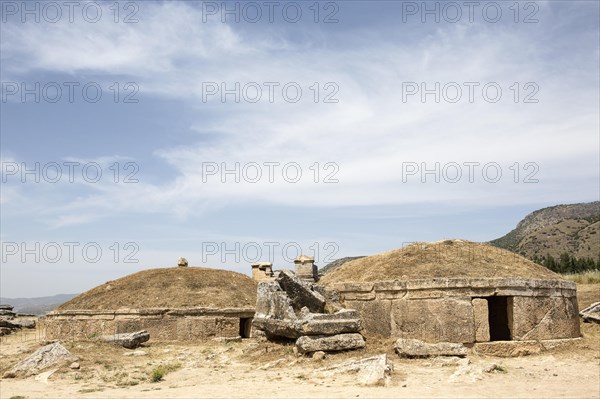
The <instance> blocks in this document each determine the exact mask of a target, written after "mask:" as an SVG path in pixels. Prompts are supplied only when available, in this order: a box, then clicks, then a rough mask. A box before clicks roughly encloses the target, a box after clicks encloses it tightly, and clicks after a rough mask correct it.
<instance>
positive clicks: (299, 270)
mask: <svg viewBox="0 0 600 399" xmlns="http://www.w3.org/2000/svg"><path fill="white" fill-rule="evenodd" d="M294 266H295V268H296V276H298V278H301V279H302V280H306V281H313V282H314V281H317V278H318V269H317V265H315V258H313V257H312V256H306V255H300V256H299V257H297V258H296V260H294Z"/></svg>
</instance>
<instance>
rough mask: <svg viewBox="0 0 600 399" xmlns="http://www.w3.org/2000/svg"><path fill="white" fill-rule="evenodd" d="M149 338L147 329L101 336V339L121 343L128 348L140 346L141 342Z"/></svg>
mask: <svg viewBox="0 0 600 399" xmlns="http://www.w3.org/2000/svg"><path fill="white" fill-rule="evenodd" d="M149 339H150V334H149V333H148V331H145V330H142V331H137V332H134V333H126V334H114V335H103V336H101V337H100V340H101V341H105V342H110V343H112V344H117V345H121V346H122V347H124V348H127V349H135V348H137V347H138V346H140V344H141V343H143V342H146V341H148V340H149Z"/></svg>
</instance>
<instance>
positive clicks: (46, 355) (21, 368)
mask: <svg viewBox="0 0 600 399" xmlns="http://www.w3.org/2000/svg"><path fill="white" fill-rule="evenodd" d="M75 360H77V358H76V357H74V356H73V355H72V354H71V352H69V351H68V350H67V348H65V347H64V346H62V345H61V344H60V343H59V342H54V343H52V344H50V345H46V346H44V347H42V348H40V349H38V350H36V351H35V352H33V353H32V354H31V355H29V356H28V357H27V358H25V359H24V360H22V361H20V362H19V363H17V364H16V365H15V366H14V367H13V368H12V369H10V370H9V371H7V372H6V373H4V375H3V378H15V377H27V376H30V375H34V374H38V373H39V372H40V371H42V370H44V369H46V368H48V367H53V366H57V365H59V364H62V363H70V362H73V361H75Z"/></svg>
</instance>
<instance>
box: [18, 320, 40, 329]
mask: <svg viewBox="0 0 600 399" xmlns="http://www.w3.org/2000/svg"><path fill="white" fill-rule="evenodd" d="M13 323H14V324H17V325H18V326H19V327H20V328H35V320H31V319H22V320H15V321H14V322H13Z"/></svg>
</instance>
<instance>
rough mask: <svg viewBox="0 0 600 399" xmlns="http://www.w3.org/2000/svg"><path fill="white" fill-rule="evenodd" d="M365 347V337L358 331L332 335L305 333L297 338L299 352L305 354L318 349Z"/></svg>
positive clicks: (330, 350) (329, 350) (334, 349)
mask: <svg viewBox="0 0 600 399" xmlns="http://www.w3.org/2000/svg"><path fill="white" fill-rule="evenodd" d="M364 347H365V339H364V338H363V336H362V335H360V334H357V333H354V334H338V335H331V336H324V335H314V336H313V335H305V336H302V337H300V338H298V339H297V340H296V348H298V352H299V353H303V354H304V353H311V352H317V351H323V352H336V351H344V350H350V349H359V348H364Z"/></svg>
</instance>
